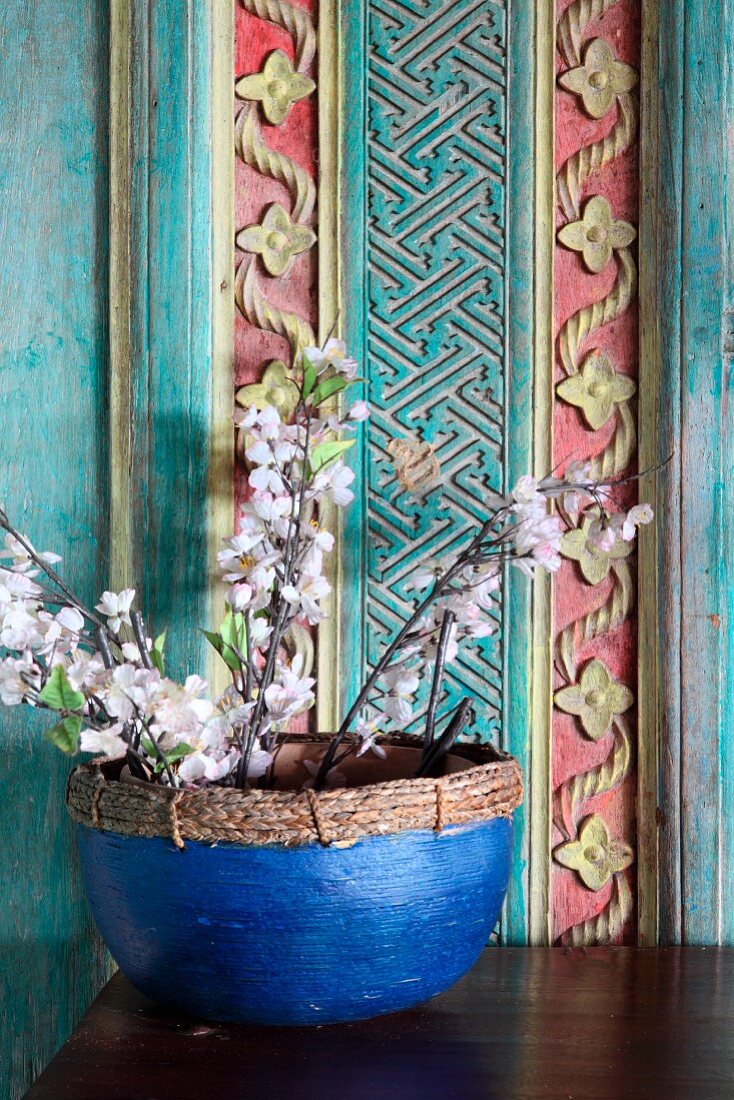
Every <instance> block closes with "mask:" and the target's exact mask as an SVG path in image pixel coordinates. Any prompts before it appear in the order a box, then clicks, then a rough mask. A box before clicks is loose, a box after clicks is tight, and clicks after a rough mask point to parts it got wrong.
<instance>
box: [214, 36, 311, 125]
mask: <svg viewBox="0 0 734 1100" xmlns="http://www.w3.org/2000/svg"><path fill="white" fill-rule="evenodd" d="M315 88H316V84H315V83H314V81H313V80H311V78H310V77H309V76H305V75H304V74H303V73H299V72H297V71H295V70H294V68H293V66H292V64H291V59H290V58H289V57H288V54H286V53H283V51H282V50H273V52H272V53H270V54H268V56H267V58H266V60H265V63H264V64H263V67H262V69H261V71H260V72H259V73H251V74H250V75H249V76H243V77H242V79H241V80H238V81H237V83H236V84H235V89H234V90H235V93H236V94H237V95H238V96H239V97H240V99H252V100H255V101H256V102H259V104H260V106H261V108H262V112H263V114H264V115H265V118H266V119H267V120H268V122H270V123H272V124H273V125H274V126H279V125H280V124H281V123H282V122H285V120H286V119H287V118H288V115H289V114H290V110H291V107H292V106H293V104H294V103H298V101H299V100H301V99H305V98H306V96H309V95H311V93H312V92H313V91H314V89H315Z"/></svg>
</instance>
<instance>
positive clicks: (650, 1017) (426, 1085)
mask: <svg viewBox="0 0 734 1100" xmlns="http://www.w3.org/2000/svg"><path fill="white" fill-rule="evenodd" d="M174 1097H175V1098H176V1100H189V1098H191V1100H209V1098H216V1100H235V1098H236V1100H316V1098H317V1097H318V1098H319V1100H384V1098H386V1100H392V1098H393V1097H395V1098H397V1097H400V1098H401V1100H453V1098H456V1100H495V1098H496V1100H521V1098H522V1100H525V1098H532V1100H536V1098H538V1097H549V1098H551V1100H555V1098H558V1100H627V1098H629V1100H646V1098H648V1097H650V1098H655V1100H660V1098H662V1097H665V1098H666V1100H679V1098H680V1100H683V1098H685V1100H688V1098H691V1100H693V1098H694V1097H695V1098H696V1100H717V1098H719V1097H721V1098H724V1097H726V1100H732V1098H733V1097H734V949H726V948H660V949H657V950H656V949H654V948H648V949H642V950H640V949H636V948H592V949H591V950H589V951H583V950H574V951H566V950H563V949H562V948H550V949H546V948H489V949H487V950H486V951H485V952H484V954H483V956H482V958H481V959H480V961H479V963H478V964H477V965H476V967H475V968H474V970H473V971H472V972H471V973H470V974H469V975H468V976H467V977H466V978H464V979H463V980H462V981H461V982H459V983H458V985H456V986H454V988H453V989H451V990H449V992H447V993H444V994H443V995H442V996H440V997H437V998H436V999H435V1000H433V1001H430V1002H429V1003H428V1004H426V1005H423V1006H422V1007H420V1008H417V1009H412V1010H410V1011H409V1012H401V1013H397V1014H395V1015H391V1016H383V1017H381V1018H379V1019H375V1020H370V1021H368V1022H367V1023H361V1024H343V1025H339V1026H330V1027H312V1028H257V1027H242V1026H239V1027H235V1026H232V1025H218V1024H206V1023H202V1022H199V1021H192V1020H191V1019H187V1018H185V1017H182V1016H176V1015H174V1014H172V1013H171V1012H169V1011H166V1010H164V1009H161V1008H157V1007H156V1006H154V1005H153V1004H152V1003H151V1002H150V1001H149V1000H147V999H146V998H145V997H143V996H141V995H140V994H139V993H137V992H136V991H135V990H134V989H133V988H132V986H131V985H130V984H129V983H128V982H127V981H126V979H125V978H123V977H122V975H120V974H117V975H116V976H115V977H114V978H113V979H112V980H111V981H110V982H109V983H108V985H107V986H106V987H105V989H104V990H103V991H102V993H101V994H100V996H99V997H98V998H97V1000H96V1001H95V1002H94V1004H93V1005H92V1007H91V1008H90V1009H89V1012H88V1013H87V1015H86V1016H85V1017H84V1019H83V1020H82V1022H81V1024H80V1026H79V1027H78V1028H77V1030H76V1031H75V1032H74V1034H73V1036H72V1037H71V1039H69V1041H68V1043H66V1045H65V1046H64V1047H63V1048H62V1049H61V1050H60V1051H59V1053H58V1054H57V1056H56V1058H55V1059H54V1060H53V1062H51V1064H50V1065H49V1066H48V1068H47V1069H46V1071H45V1072H44V1073H43V1074H42V1075H41V1077H40V1078H39V1079H38V1081H37V1082H36V1084H35V1085H34V1086H33V1088H32V1089H31V1090H30V1092H29V1093H28V1094H27V1100H63V1098H69V1100H168V1098H174Z"/></svg>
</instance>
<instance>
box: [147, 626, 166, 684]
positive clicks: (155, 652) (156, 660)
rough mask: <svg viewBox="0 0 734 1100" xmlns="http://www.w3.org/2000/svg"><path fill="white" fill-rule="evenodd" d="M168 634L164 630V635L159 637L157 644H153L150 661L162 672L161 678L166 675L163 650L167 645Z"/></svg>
mask: <svg viewBox="0 0 734 1100" xmlns="http://www.w3.org/2000/svg"><path fill="white" fill-rule="evenodd" d="M166 633H167V631H165V630H164V631H163V633H162V634H159V635H158V637H157V638H156V640H155V642H154V643H153V648H152V649H151V651H150V659H151V661H152V662H153V664H154V666H155V667H156V668H157V669H158V671H159V672H160V674H161V676H165V675H166V662H165V659H164V657H163V649H164V646H165V644H166Z"/></svg>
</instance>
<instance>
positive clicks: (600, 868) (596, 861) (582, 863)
mask: <svg viewBox="0 0 734 1100" xmlns="http://www.w3.org/2000/svg"><path fill="white" fill-rule="evenodd" d="M553 856H554V858H555V859H556V860H557V861H558V863H560V864H562V865H563V866H564V867H568V868H570V869H571V870H572V871H575V872H576V874H577V875H578V876H579V878H580V879H581V881H582V882H583V884H584V886H587V887H588V888H589V890H595V891H596V890H601V889H602V888H603V887H604V886H606V884H607V883H608V882H609V879H610V878H611V877H612V875H614V874H617V873H619V872H620V871H624V870H626V869H627V867H629V866H630V864H631V863H632V861H633V860H634V858H635V856H634V852H633V850H632V848H631V847H630V846H629V844H626V843H625V841H623V840H613V839H612V838H611V837H610V835H609V830H608V829H607V826H606V824H605V823H604V821H603V819H602V818H601V817H599V815H598V814H594V815H593V816H592V817H587V818H586V820H585V821H584V822H583V824H582V825H581V828H580V829H579V835H578V840H569V841H568V842H567V843H566V844H560V845H559V846H558V847H557V848H556V849H555V851H554V852H553Z"/></svg>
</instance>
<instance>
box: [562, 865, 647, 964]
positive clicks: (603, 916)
mask: <svg viewBox="0 0 734 1100" xmlns="http://www.w3.org/2000/svg"><path fill="white" fill-rule="evenodd" d="M632 908H633V904H632V891H631V890H630V888H629V883H628V882H627V877H626V875H625V874H624V872H621V873H620V874H617V875H615V876H614V884H613V886H612V896H611V898H610V899H609V902H608V904H607V905H605V906H604V908H603V909H602V911H601V913H599V914H597V916H595V917H590V918H589V919H588V920H585V921H581V922H580V923H579V924H575V925H574V926H573V928H569V929H567V930H566V931H565V932H564V933H563V935H562V936H560V937H559V942H560V943H561V944H562V945H563V946H564V947H593V946H595V945H598V944H607V943H612V942H613V941H614V940H616V939H617V937H618V936H619V935H620V933H621V932H622V931H623V929H624V926H625V924H626V923H627V921H628V920H629V918H630V917H631V915H632Z"/></svg>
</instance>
